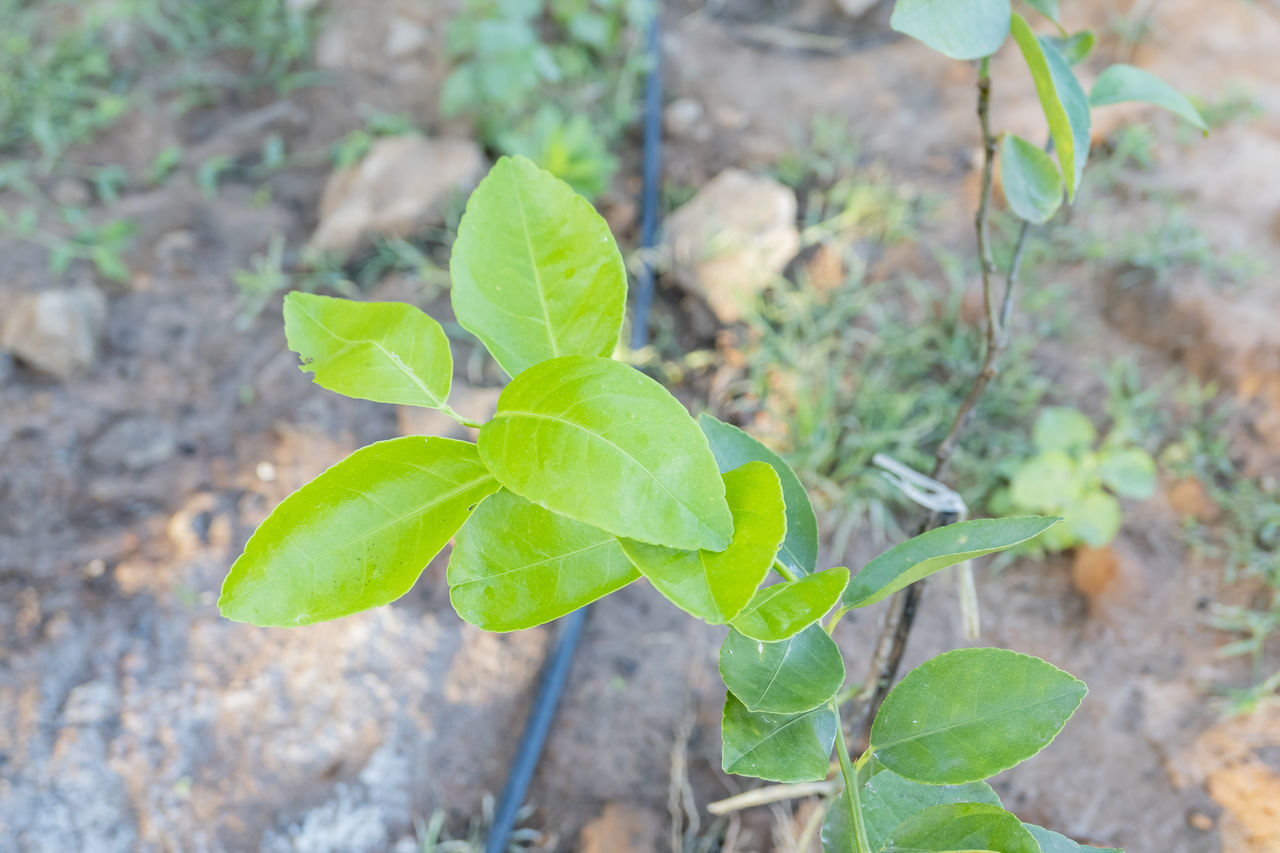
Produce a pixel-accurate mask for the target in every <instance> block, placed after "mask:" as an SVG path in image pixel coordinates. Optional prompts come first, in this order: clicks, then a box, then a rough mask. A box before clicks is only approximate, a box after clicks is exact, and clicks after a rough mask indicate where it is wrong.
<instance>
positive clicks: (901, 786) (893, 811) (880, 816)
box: [822, 770, 1001, 850]
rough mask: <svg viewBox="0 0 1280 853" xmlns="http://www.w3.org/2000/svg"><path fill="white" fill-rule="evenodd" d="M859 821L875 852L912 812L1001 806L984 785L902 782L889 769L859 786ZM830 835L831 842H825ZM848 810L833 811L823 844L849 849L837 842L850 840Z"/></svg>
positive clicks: (827, 823) (823, 833)
mask: <svg viewBox="0 0 1280 853" xmlns="http://www.w3.org/2000/svg"><path fill="white" fill-rule="evenodd" d="M859 799H860V800H861V802H862V819H863V823H864V826H865V828H866V832H867V841H868V842H870V844H871V849H872V850H879V849H881V847H883V846H884V843H885V841H886V840H887V839H888V838H889V836H890V835H891V834H893V832H894V830H896V829H897V828H898V827H899V826H901V825H902V824H903V823H904V822H905V821H906V820H908V819H909V818H911V816H912V815H914V814H915V813H916V812H919V811H921V810H922V809H926V808H929V807H930V806H940V805H944V804H947V803H985V804H987V805H992V806H996V807H998V808H999V807H1001V805H1000V798H999V797H998V796H996V792H995V791H994V790H992V788H991V786H990V785H988V784H987V783H986V782H970V783H968V784H967V785H924V784H921V783H919V782H912V781H911V780H910V779H904V778H903V777H901V776H899V775H898V774H897V773H894V772H892V771H890V770H881V771H880V772H879V773H877V774H875V775H874V776H872V777H871V779H869V780H868V781H867V783H866V784H865V785H863V786H862V793H861V794H860V796H859ZM828 836H830V838H831V841H828ZM852 837H853V835H852V827H851V826H850V825H849V810H848V809H843V808H833V809H831V812H830V813H829V814H828V816H827V819H826V821H825V823H824V824H823V827H822V839H823V843H824V844H827V845H828V846H829V847H830V848H833V849H837V850H850V849H852V848H851V847H850V846H849V845H848V844H847V843H845V844H841V843H840V842H839V839H846V838H847V839H852Z"/></svg>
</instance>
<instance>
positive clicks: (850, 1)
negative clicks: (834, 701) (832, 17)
mask: <svg viewBox="0 0 1280 853" xmlns="http://www.w3.org/2000/svg"><path fill="white" fill-rule="evenodd" d="M834 2H835V4H836V8H837V9H839V10H840V11H841V12H844V13H845V14H846V15H848V16H849V17H850V18H861V17H862V16H863V15H865V14H867V13H868V12H870V11H871V10H872V9H874V8H875V7H876V6H877V5H879V4H880V0H834Z"/></svg>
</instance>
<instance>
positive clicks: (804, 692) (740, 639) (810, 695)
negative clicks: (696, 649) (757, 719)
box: [720, 625, 845, 714]
mask: <svg viewBox="0 0 1280 853" xmlns="http://www.w3.org/2000/svg"><path fill="white" fill-rule="evenodd" d="M720 675H721V677H722V678H723V679H724V683H725V686H726V687H728V688H729V692H730V693H732V694H733V695H734V696H737V697H738V699H739V700H740V701H741V702H742V704H743V705H745V706H746V707H747V709H748V710H751V711H760V712H765V713H769V714H799V713H802V712H804V711H810V710H812V709H814V708H816V707H818V706H819V705H822V704H824V703H826V702H828V701H830V699H831V697H832V696H835V694H836V691H838V690H839V689H840V685H841V684H843V683H844V675H845V672H844V659H843V658H842V657H841V656H840V649H839V647H837V646H836V644H835V641H834V640H832V639H831V638H830V637H829V636H827V632H826V631H824V630H822V626H821V625H810V626H809V627H808V628H805V629H804V630H803V631H801V632H800V633H799V634H796V635H795V636H794V637H788V638H787V639H785V640H783V641H782V642H779V643H762V642H760V641H759V640H753V639H751V638H750V637H748V636H746V635H744V634H741V633H739V632H738V631H734V630H730V631H729V636H728V637H725V640H724V644H723V645H721V646H720Z"/></svg>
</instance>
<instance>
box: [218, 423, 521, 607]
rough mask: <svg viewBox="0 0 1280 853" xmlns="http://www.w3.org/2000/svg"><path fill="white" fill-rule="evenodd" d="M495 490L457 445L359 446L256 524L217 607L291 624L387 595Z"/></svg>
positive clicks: (413, 575)
mask: <svg viewBox="0 0 1280 853" xmlns="http://www.w3.org/2000/svg"><path fill="white" fill-rule="evenodd" d="M497 489H498V484H497V482H496V481H495V480H494V479H493V477H491V476H490V475H489V472H488V470H486V469H485V467H484V465H483V464H482V463H481V462H480V457H479V456H478V455H477V453H476V448H475V445H473V444H469V443H467V442H464V441H451V440H449V439H445V438H423V437H421V436H409V437H407V438H395V439H392V440H390V441H380V442H378V443H377V444H371V445H369V446H368V447H364V448H361V449H360V450H357V451H356V452H355V453H352V454H351V455H350V456H348V457H347V458H346V459H344V460H342V461H341V462H339V463H338V464H337V465H334V466H333V467H332V468H330V469H329V470H327V471H325V472H324V473H323V474H321V475H320V476H319V477H316V478H315V479H314V480H312V481H311V482H310V483H307V484H306V485H305V486H303V487H302V488H300V489H298V491H296V492H294V493H293V494H291V495H289V497H287V498H285V499H284V500H283V501H282V502H281V503H280V505H279V506H277V507H276V508H275V510H274V511H273V512H272V513H271V515H269V516H268V517H267V520H266V521H264V522H262V525H261V526H260V527H259V528H258V530H257V532H255V533H254V534H253V536H251V537H249V542H248V544H246V545H245V547H244V554H242V555H241V557H240V559H238V560H236V562H235V565H233V566H232V567H231V571H230V572H229V573H228V574H227V579H226V581H225V582H224V583H223V585H222V596H221V598H219V599H218V609H219V611H221V613H222V615H223V616H225V617H227V618H228V619H233V620H235V621H237V622H251V623H253V624H254V625H264V626H265V625H273V626H290V625H309V624H311V623H312V622H322V621H324V620H326V619H336V618H338V617H339V616H346V615H347V614H349V613H355V612H357V611H360V610H367V609H369V608H370V607H378V606H379V605H382V604H387V603H388V602H391V601H394V600H395V599H397V598H399V597H400V596H402V595H404V594H405V593H406V592H408V590H409V588H410V587H411V586H413V583H414V581H416V580H417V579H418V575H420V574H421V573H422V570H423V569H424V568H426V565H427V563H428V562H429V561H430V560H431V558H432V557H434V556H435V555H436V554H437V553H438V552H439V551H440V549H441V548H443V547H444V545H445V543H446V542H448V541H449V539H450V538H452V537H453V534H454V533H456V532H457V530H458V528H459V527H461V526H462V523H463V522H464V521H465V520H466V518H467V516H468V515H469V514H470V512H471V508H472V507H473V506H475V504H477V503H478V502H479V501H480V500H482V499H483V498H484V497H485V496H487V495H490V494H492V493H493V492H495V491H497Z"/></svg>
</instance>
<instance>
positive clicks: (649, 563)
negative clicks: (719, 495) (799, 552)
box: [621, 462, 787, 625]
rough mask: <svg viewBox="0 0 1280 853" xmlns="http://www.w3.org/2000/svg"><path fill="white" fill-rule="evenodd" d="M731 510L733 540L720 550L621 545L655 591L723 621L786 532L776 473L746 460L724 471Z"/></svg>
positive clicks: (755, 582)
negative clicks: (726, 471) (742, 463)
mask: <svg viewBox="0 0 1280 853" xmlns="http://www.w3.org/2000/svg"><path fill="white" fill-rule="evenodd" d="M722 476H723V478H724V485H725V498H726V500H728V502H729V511H730V512H731V513H732V514H733V541H732V542H730V543H729V547H728V548H726V549H724V550H723V551H677V550H674V549H672V548H667V547H664V546H662V545H649V544H646V543H644V542H636V541H634V540H632V539H623V540H621V543H622V550H623V551H624V552H626V555H627V557H628V558H629V559H630V560H631V562H632V563H634V564H635V567H636V568H637V569H639V570H640V573H641V574H643V575H644V576H645V577H646V578H648V579H649V581H650V582H651V583H652V584H653V585H654V587H656V588H657V590H658V591H659V592H661V593H662V594H663V595H665V596H666V597H667V598H669V599H670V600H671V601H672V603H674V604H675V605H676V606H677V607H679V608H680V609H682V610H685V611H687V612H688V613H691V614H693V615H694V616H697V617H698V618H699V619H703V620H705V621H707V622H710V623H711V624H712V625H721V624H724V623H725V622H728V621H729V620H730V619H732V618H733V617H734V616H736V615H738V612H739V611H740V610H742V608H743V607H746V605H747V602H749V601H750V600H751V596H752V595H754V594H755V591H756V587H758V586H759V585H760V583H761V581H763V580H764V578H765V575H767V574H768V573H769V567H770V566H771V565H773V556H774V555H775V554H776V553H778V545H779V544H780V543H781V542H782V537H783V536H784V535H785V534H786V527H787V519H786V515H785V510H784V508H783V504H782V485H781V484H780V483H779V482H778V475H777V474H775V473H774V471H773V469H772V468H770V467H769V466H768V465H767V464H765V463H764V462H748V463H747V464H745V465H743V466H742V467H740V468H735V469H733V470H732V471H729V472H728V473H726V474H723V475H722Z"/></svg>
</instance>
